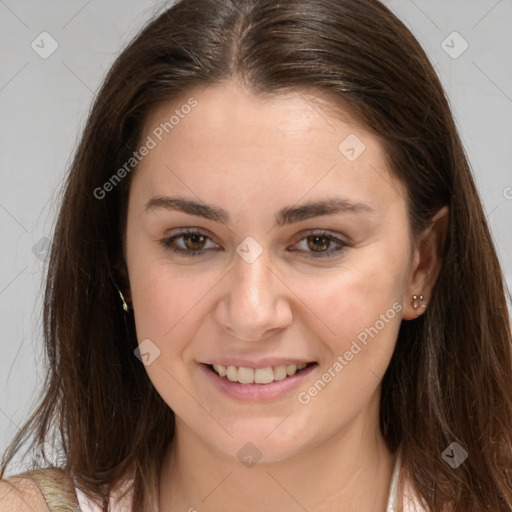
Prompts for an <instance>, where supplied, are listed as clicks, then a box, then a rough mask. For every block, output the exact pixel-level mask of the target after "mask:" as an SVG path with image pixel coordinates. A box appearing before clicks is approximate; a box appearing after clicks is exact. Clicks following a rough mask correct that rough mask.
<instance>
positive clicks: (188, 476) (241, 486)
mask: <svg viewBox="0 0 512 512" xmlns="http://www.w3.org/2000/svg"><path fill="white" fill-rule="evenodd" d="M376 420H377V418H376ZM368 424H369V423H368V417H367V416H365V415H361V416H360V417H358V418H356V419H355V420H354V421H353V422H352V424H351V425H349V426H347V427H346V428H344V429H343V431H341V432H339V433H338V434H337V435H336V436H333V437H330V438H328V439H325V440H323V441H321V442H320V443H319V444H317V445H316V446H314V447H312V448H308V449H301V450H300V451H298V452H297V453H296V454H295V455H294V456H292V457H290V458H288V459H286V460H280V461H276V462H271V463H257V464H255V465H254V466H252V467H246V466H244V465H243V464H242V463H241V462H240V461H239V460H238V459H234V458H232V457H230V456H228V455H226V454H224V453H223V452H220V451H219V450H216V449H215V447H213V446H211V445H209V444H207V443H206V442H205V441H204V440H203V439H201V438H199V437H197V436H195V435H194V432H193V431H191V430H190V429H188V427H187V426H186V425H184V424H183V423H182V422H180V421H179V418H177V421H176V435H175V438H174V439H173V442H172V443H171V444H170V445H169V447H168V450H167V453H166V457H165V460H164V464H163V467H162V473H161V482H160V489H161V493H160V510H161V511H162V512H171V511H172V512H174V511H184V512H185V511H189V512H194V511H195V510H196V511H198V510H200V511H201V512H210V511H211V512H213V511H218V510H223V511H225V512H238V511H239V510H240V509H241V508H243V510H245V511H247V512H266V511H268V510H279V511H282V512H296V511H298V510H315V512H328V511H332V510H336V512H356V511H357V512H375V511H384V510H385V509H386V504H387V500H388V493H389V486H390V483H391V476H392V472H393V468H394V464H395V456H394V454H393V453H392V452H390V451H389V449H388V448H387V446H386V444H385V442H384V439H383V438H382V435H381V433H380V429H379V428H378V421H374V422H372V427H368Z"/></svg>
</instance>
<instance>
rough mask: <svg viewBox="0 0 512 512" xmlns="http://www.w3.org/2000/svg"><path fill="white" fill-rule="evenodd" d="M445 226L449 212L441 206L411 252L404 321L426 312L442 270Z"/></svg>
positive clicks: (446, 229) (446, 228) (404, 302)
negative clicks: (412, 260)
mask: <svg viewBox="0 0 512 512" xmlns="http://www.w3.org/2000/svg"><path fill="white" fill-rule="evenodd" d="M448 224H449V208H448V206H443V207H442V208H441V209H440V210H439V211H438V212H437V213H436V214H435V215H434V217H433V218H432V221H431V224H430V226H429V227H428V228H427V229H426V230H425V231H424V233H422V235H421V236H420V237H419V239H418V242H417V245H416V247H415V249H414V263H413V266H412V268H411V270H410V274H409V280H408V285H407V287H406V290H405V294H404V300H403V304H404V314H403V319H404V320H413V319H415V318H418V317H419V316H420V315H422V314H423V313H424V312H425V310H426V308H427V304H428V302H429V300H430V297H431V296H432V290H433V288H434V285H435V283H436V281H437V278H438V276H439V272H440V270H441V266H442V262H443V255H444V252H445V246H446V238H447V234H448Z"/></svg>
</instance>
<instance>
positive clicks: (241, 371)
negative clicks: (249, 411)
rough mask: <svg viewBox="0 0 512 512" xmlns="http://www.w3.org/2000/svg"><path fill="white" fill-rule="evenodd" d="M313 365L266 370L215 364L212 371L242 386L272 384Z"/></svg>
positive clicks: (296, 365)
mask: <svg viewBox="0 0 512 512" xmlns="http://www.w3.org/2000/svg"><path fill="white" fill-rule="evenodd" d="M311 364H314V363H301V364H288V365H285V364H281V365H279V366H267V367H266V368H247V367H244V366H223V365H221V364H213V365H210V369H211V370H212V371H214V372H215V373H216V374H217V375H219V376H220V377H224V378H226V379H227V380H230V381H231V382H239V383H240V384H270V383H272V382H274V381H277V380H283V379H285V378H286V377H289V376H292V375H295V374H296V373H298V372H300V371H302V370H304V369H305V368H306V367H307V366H308V365H311Z"/></svg>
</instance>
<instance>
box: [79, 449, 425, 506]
mask: <svg viewBox="0 0 512 512" xmlns="http://www.w3.org/2000/svg"><path fill="white" fill-rule="evenodd" d="M401 467H402V458H401V454H400V451H399V452H398V456H397V459H396V463H395V468H394V469H393V474H392V476H391V484H390V486H389V494H388V496H389V497H388V504H387V506H386V512H428V511H427V510H426V509H425V508H424V507H422V506H421V505H420V504H419V502H418V500H417V499H416V498H415V496H414V493H413V491H412V488H411V486H410V485H409V483H408V482H407V481H406V482H405V485H404V495H403V508H402V509H399V508H398V503H399V491H400V486H399V484H400V470H401ZM75 491H76V495H77V497H78V503H79V504H80V510H81V511H82V512H102V510H101V507H100V506H99V505H97V504H96V503H94V502H92V501H91V500H89V499H88V498H87V497H86V496H85V494H84V493H83V492H82V491H81V490H80V489H78V488H77V487H76V488H75ZM130 505H131V495H130V494H129V493H128V494H127V495H126V497H125V499H124V500H121V501H119V500H116V499H115V497H112V498H111V500H110V507H111V510H112V512H131V508H130Z"/></svg>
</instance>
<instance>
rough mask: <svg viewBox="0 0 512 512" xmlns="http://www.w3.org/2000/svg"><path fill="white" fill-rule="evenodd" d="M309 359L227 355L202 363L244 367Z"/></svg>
mask: <svg viewBox="0 0 512 512" xmlns="http://www.w3.org/2000/svg"><path fill="white" fill-rule="evenodd" d="M312 362H313V361H311V359H297V358H295V357H273V358H263V359H258V360H255V359H244V358H241V357H227V358H219V359H210V360H208V361H204V364H220V365H222V366H243V367H245V368H254V369H256V368H268V367H269V366H281V365H290V364H307V363H312Z"/></svg>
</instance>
